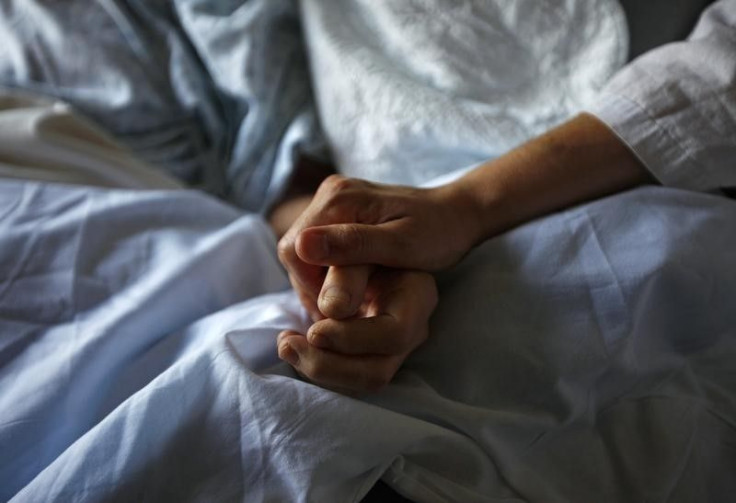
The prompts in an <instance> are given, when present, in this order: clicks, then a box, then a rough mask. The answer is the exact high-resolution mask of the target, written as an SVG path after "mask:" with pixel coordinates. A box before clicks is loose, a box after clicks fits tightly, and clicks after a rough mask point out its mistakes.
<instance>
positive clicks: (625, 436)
mask: <svg viewBox="0 0 736 503" xmlns="http://www.w3.org/2000/svg"><path fill="white" fill-rule="evenodd" d="M0 194H2V197H0V204H1V206H0V215H1V216H0V268H1V271H2V274H1V275H0V277H2V283H0V446H2V448H1V449H0V499H2V500H5V499H8V498H10V500H11V501H16V502H21V501H23V502H25V501H130V500H135V501H163V500H169V501H223V500H225V501H228V500H245V501H358V500H359V499H360V498H361V497H362V496H363V495H364V494H365V492H366V491H367V490H368V489H369V488H370V487H371V486H372V484H373V483H374V482H375V481H376V480H377V479H378V478H379V477H381V476H382V475H383V478H384V480H385V481H386V482H387V483H389V484H390V485H391V486H392V487H394V488H395V489H396V490H397V491H399V492H400V493H402V494H404V495H406V496H408V497H410V498H412V499H415V500H417V501H440V500H453V501H500V500H503V501H540V502H542V501H543V502H556V501H560V502H562V501H566V502H569V501H572V502H588V501H599V502H607V501H621V502H623V501H642V500H644V499H647V500H652V501H665V500H666V501H726V500H727V499H728V498H730V497H731V495H733V494H734V490H736V487H734V484H736V481H735V480H734V478H733V473H734V472H736V458H734V455H733V446H734V445H736V429H734V426H736V422H735V421H736V399H735V398H734V397H735V396H736V395H735V393H736V372H734V361H736V310H734V309H733V299H734V298H735V296H736V260H734V253H733V250H734V249H736V203H734V202H733V201H731V200H728V199H725V198H718V197H714V196H708V195H698V194H692V193H687V192H682V191H677V190H672V189H663V188H646V189H639V190H636V191H632V192H629V193H625V194H622V195H619V196H616V197H611V198H608V199H605V200H602V201H599V202H595V203H591V204H587V205H584V206H581V207H579V208H575V209H572V210H569V211H567V212H564V213H561V214H558V215H553V216H550V217H548V218H545V219H542V220H539V221H536V222H533V223H530V224H528V225H525V226H524V227H521V228H519V229H517V230H515V231H513V232H510V233H508V234H507V235H504V236H502V237H500V238H497V239H494V240H492V241H490V242H488V243H486V244H484V245H482V246H481V247H479V248H478V249H476V250H475V251H474V252H473V253H472V254H471V255H470V256H468V257H467V258H466V259H465V260H464V261H463V262H462V263H461V264H460V265H458V266H457V267H456V268H455V269H453V270H451V271H448V272H446V273H444V274H442V275H441V276H440V277H439V285H440V292H441V299H442V300H441V303H440V306H439V308H438V311H437V312H436V314H435V316H434V317H433V318H432V321H431V337H430V339H429V341H428V342H427V344H425V345H424V346H423V347H421V348H420V349H419V350H418V351H417V352H416V353H415V354H414V355H412V356H411V357H410V358H409V360H408V361H407V364H406V366H405V368H404V369H403V370H402V371H401V372H400V373H399V375H398V376H397V378H396V380H395V382H394V383H393V384H391V385H390V386H389V388H388V389H387V390H386V391H385V392H383V393H380V394H378V395H375V396H370V397H365V398H363V399H361V400H357V399H353V398H348V397H344V396H340V395H337V394H334V393H332V392H328V391H324V390H322V389H320V388H317V387H315V386H313V385H311V384H308V383H305V382H302V381H300V380H299V379H298V378H296V376H295V375H294V374H293V372H292V371H291V370H290V368H289V367H288V366H286V365H285V364H283V363H281V362H280V361H279V360H278V358H277V356H276V345H275V338H276V335H277V333H278V332H279V331H280V330H281V329H284V328H294V329H304V328H305V327H306V325H307V321H306V319H305V317H304V314H303V312H302V310H301V309H300V308H299V306H298V303H297V301H296V299H295V298H294V296H293V294H292V293H291V292H289V291H288V290H287V291H285V289H286V288H287V287H288V283H287V279H286V277H285V276H284V274H283V272H282V271H281V269H280V267H279V265H278V262H277V259H276V256H275V253H274V248H275V242H274V239H273V237H272V235H271V234H270V232H269V231H268V229H267V227H266V226H265V225H264V223H263V221H262V220H261V219H260V218H258V217H254V216H249V215H242V214H240V213H239V212H238V211H235V210H233V209H232V208H230V207H228V206H224V205H222V204H221V203H219V202H217V201H215V200H213V199H210V198H209V197H208V196H205V195H203V194H201V193H197V192H193V191H149V192H140V191H123V190H117V191H116V190H104V189H89V188H80V187H72V186H63V185H44V184H39V183H35V182H25V183H24V182H11V181H2V182H0Z"/></svg>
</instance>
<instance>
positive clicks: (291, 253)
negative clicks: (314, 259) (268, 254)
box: [278, 238, 326, 310]
mask: <svg viewBox="0 0 736 503" xmlns="http://www.w3.org/2000/svg"><path fill="white" fill-rule="evenodd" d="M278 256H279V260H280V261H281V263H282V264H283V265H284V267H285V268H286V271H287V273H288V274H289V281H290V282H291V284H292V286H293V287H294V289H295V290H297V291H298V292H299V294H300V298H307V299H311V302H310V304H311V305H313V306H314V309H315V310H316V307H317V299H318V297H319V292H320V290H321V289H322V282H323V281H324V278H325V274H326V269H325V268H324V267H320V266H315V265H312V264H307V263H305V262H303V261H302V260H301V259H300V258H299V257H298V256H297V254H296V251H295V250H294V246H293V240H289V239H288V238H284V239H282V240H281V241H279V244H278Z"/></svg>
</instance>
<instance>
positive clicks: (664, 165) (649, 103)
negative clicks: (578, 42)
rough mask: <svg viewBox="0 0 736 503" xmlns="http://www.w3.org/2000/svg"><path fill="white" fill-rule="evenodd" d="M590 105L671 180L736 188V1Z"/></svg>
mask: <svg viewBox="0 0 736 503" xmlns="http://www.w3.org/2000/svg"><path fill="white" fill-rule="evenodd" d="M590 111H591V112H592V113H593V114H595V115H597V116H598V117H599V118H600V119H601V120H603V121H604V122H606V123H607V124H608V125H609V126H610V127H611V128H612V129H613V130H614V131H615V132H616V133H617V134H618V135H619V136H620V137H621V139H623V140H624V141H625V142H626V143H627V144H628V145H629V146H630V147H631V149H632V150H633V151H634V152H635V153H636V154H637V156H638V157H639V158H640V159H641V160H642V161H643V162H644V164H645V165H646V166H647V167H648V168H649V170H650V171H651V172H652V174H653V175H654V176H655V177H656V178H657V179H658V180H659V181H660V182H661V183H663V184H665V185H670V186H673V187H679V188H685V189H691V190H700V191H717V190H719V189H723V188H733V187H736V0H720V1H719V2H716V3H715V4H714V5H713V6H711V7H710V8H709V9H708V10H707V11H706V12H705V14H704V15H703V17H702V18H701V20H700V22H699V23H698V25H697V26H696V28H695V30H694V32H693V33H692V35H691V36H690V37H689V39H688V40H687V41H684V42H678V43H673V44H669V45H666V46H663V47H661V48H659V49H655V50H654V51H651V52H649V53H648V54H646V55H644V56H642V57H641V58H639V59H637V60H636V61H634V62H633V63H632V64H630V65H628V66H627V67H626V68H624V69H623V70H622V71H621V72H620V73H619V74H618V75H616V76H615V77H614V78H613V80H612V81H611V83H610V84H609V85H608V86H607V87H606V88H605V89H604V91H603V92H602V94H601V97H600V99H599V100H598V101H597V102H596V103H595V105H593V106H591V107H590Z"/></svg>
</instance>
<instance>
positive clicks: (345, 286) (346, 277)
mask: <svg viewBox="0 0 736 503" xmlns="http://www.w3.org/2000/svg"><path fill="white" fill-rule="evenodd" d="M372 272H373V266H366V265H358V266H344V267H330V268H329V269H328V270H327V276H325V280H324V282H323V283H322V290H321V292H320V294H319V301H318V306H319V310H320V311H321V313H322V314H323V315H325V316H327V317H328V318H334V319H336V320H341V319H344V318H348V317H350V316H354V315H355V314H356V313H357V312H358V309H359V308H360V305H361V303H362V302H363V298H364V296H365V289H366V286H367V285H368V279H369V278H370V276H371V273H372Z"/></svg>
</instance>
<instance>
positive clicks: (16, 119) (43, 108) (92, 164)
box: [0, 89, 183, 189]
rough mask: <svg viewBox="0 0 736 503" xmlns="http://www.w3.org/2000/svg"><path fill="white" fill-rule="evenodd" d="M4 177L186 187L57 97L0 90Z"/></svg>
mask: <svg viewBox="0 0 736 503" xmlns="http://www.w3.org/2000/svg"><path fill="white" fill-rule="evenodd" d="M0 177H3V178H17V179H21V180H39V181H45V182H56V183H74V184H83V185H94V186H98V187H118V188H128V189H176V188H183V186H182V185H181V184H180V183H179V182H178V181H176V180H174V179H173V178H171V177H169V176H167V175H166V174H164V173H161V172H157V171H155V170H154V169H152V168H151V167H150V166H148V165H147V164H146V163H144V162H143V161H141V160H140V159H138V158H137V157H135V156H134V155H133V154H132V153H131V152H130V151H129V150H127V149H126V148H124V147H122V146H121V145H120V144H118V143H117V142H116V141H115V140H114V139H112V138H111V137H110V136H108V135H107V134H106V133H105V132H103V131H102V130H101V129H100V128H99V127H98V126H96V125H94V124H92V123H90V122H89V121H87V120H85V119H84V118H82V117H80V116H79V115H78V114H76V113H75V112H74V111H73V110H72V109H71V107H69V105H67V104H66V103H63V102H61V101H59V100H54V99H51V98H42V97H39V96H37V95H31V94H25V93H22V92H20V91H11V90H8V89H4V90H2V92H1V93H0Z"/></svg>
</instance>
